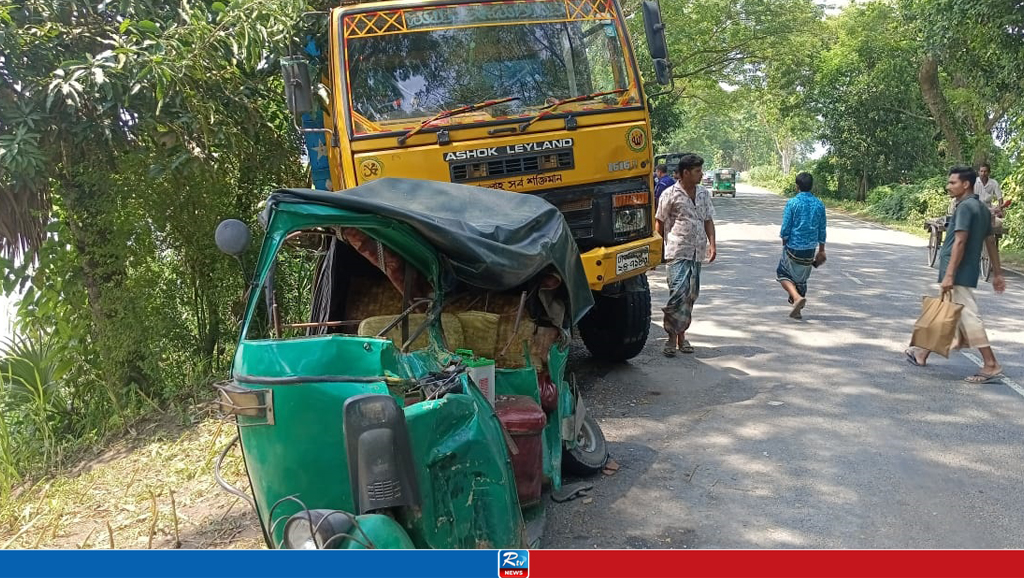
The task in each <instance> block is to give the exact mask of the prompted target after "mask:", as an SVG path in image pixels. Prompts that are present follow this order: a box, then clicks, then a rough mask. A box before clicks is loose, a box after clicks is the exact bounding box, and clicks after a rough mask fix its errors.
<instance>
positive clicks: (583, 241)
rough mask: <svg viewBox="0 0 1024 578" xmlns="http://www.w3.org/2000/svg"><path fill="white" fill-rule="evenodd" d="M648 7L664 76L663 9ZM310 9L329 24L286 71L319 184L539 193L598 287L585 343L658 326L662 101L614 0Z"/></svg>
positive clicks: (599, 350) (613, 341)
mask: <svg viewBox="0 0 1024 578" xmlns="http://www.w3.org/2000/svg"><path fill="white" fill-rule="evenodd" d="M640 12H642V13H643V18H644V25H645V29H646V36H647V45H648V50H649V52H650V53H651V56H652V58H653V60H654V68H655V71H656V75H657V77H658V79H657V80H658V83H659V84H663V85H664V84H669V83H670V82H671V74H670V65H669V64H668V60H667V50H666V46H665V39H664V31H663V25H662V24H661V14H660V9H659V6H658V4H657V2H655V1H652V0H644V1H643V2H642V3H641V4H640ZM307 16H310V15H307ZM312 16H313V17H314V18H315V19H319V21H320V23H321V25H320V27H319V29H320V32H318V33H315V34H311V35H310V46H309V47H307V49H306V52H307V55H304V56H301V57H298V56H292V57H289V58H286V59H283V60H282V71H283V74H284V79H285V92H286V98H287V100H288V105H289V108H290V110H291V111H292V113H293V114H295V115H296V117H297V118H299V117H301V118H302V119H303V124H302V126H301V127H300V129H301V130H302V131H303V132H304V133H305V135H306V146H307V151H308V154H309V159H310V162H311V165H312V166H313V168H314V173H316V171H317V168H318V167H319V169H320V178H319V179H318V178H317V177H316V175H315V174H314V179H313V181H314V186H315V187H317V188H323V189H327V190H335V191H340V192H342V194H343V191H344V190H345V189H347V188H350V187H354V186H356V185H359V184H362V183H366V182H369V181H372V180H375V179H380V178H382V177H410V178H420V179H430V180H437V181H449V182H453V183H465V184H471V185H476V186H480V187H485V188H490V189H496V190H501V191H511V192H517V193H524V194H532V195H537V196H540V197H543V198H544V199H546V200H547V201H548V202H550V203H552V204H553V205H555V206H557V207H558V208H559V209H560V210H561V212H562V213H563V215H564V216H565V219H566V222H567V223H568V224H569V226H570V228H571V230H572V231H573V234H574V236H575V238H576V242H577V244H578V245H579V248H580V252H581V254H582V259H583V265H584V268H585V269H586V272H587V276H588V280H589V283H590V288H591V290H592V291H593V292H594V297H595V301H596V303H595V306H594V308H593V309H592V311H591V312H590V313H589V314H588V315H587V316H586V318H584V320H583V321H582V322H581V323H580V324H579V326H578V330H579V332H580V334H581V336H582V338H583V341H584V343H585V344H586V346H587V348H588V349H589V350H590V351H591V353H592V354H593V355H595V356H597V357H601V358H605V359H610V360H625V359H629V358H632V357H634V356H636V355H637V354H638V353H639V352H640V351H641V349H643V346H644V344H645V342H646V340H647V335H648V330H649V327H650V316H651V307H650V302H651V298H650V289H649V287H648V284H647V277H646V275H644V273H645V272H646V271H648V270H650V269H651V268H653V267H654V266H655V265H657V264H658V263H659V261H660V259H661V253H662V249H661V246H662V240H661V237H660V236H659V235H658V234H657V233H655V232H654V227H653V218H654V214H653V213H654V210H653V195H652V184H653V183H652V173H653V163H652V160H653V158H652V143H651V121H650V114H649V109H650V106H651V102H652V100H651V99H652V97H654V96H657V95H656V94H655V95H646V94H645V92H644V87H643V83H642V80H641V77H640V72H639V68H638V66H637V60H636V57H635V55H634V53H633V46H632V44H631V42H630V37H629V35H628V33H627V30H626V20H625V17H624V15H623V12H622V9H621V7H620V5H619V3H618V1H617V0H483V1H481V0H474V1H472V2H469V1H461V0H442V1H437V0H395V1H391V0H388V1H376V2H350V1H349V2H347V1H344V0H343V1H342V2H341V5H340V6H338V7H336V8H332V9H331V10H329V11H328V12H322V13H315V14H312ZM311 65H312V66H311ZM310 68H312V69H313V76H312V78H317V79H319V82H318V83H317V85H315V86H311V82H310V78H311V75H310Z"/></svg>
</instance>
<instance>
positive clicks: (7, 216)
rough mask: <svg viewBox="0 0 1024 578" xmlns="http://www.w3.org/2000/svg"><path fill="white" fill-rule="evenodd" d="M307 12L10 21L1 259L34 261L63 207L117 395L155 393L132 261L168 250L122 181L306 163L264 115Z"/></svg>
mask: <svg viewBox="0 0 1024 578" xmlns="http://www.w3.org/2000/svg"><path fill="white" fill-rule="evenodd" d="M303 8H304V3H303V2H300V1H297V0H234V1H232V2H230V3H229V4H224V3H222V2H213V3H212V4H210V5H206V4H205V3H200V4H197V5H193V4H191V3H189V2H186V1H180V2H170V3H164V2H156V1H147V0H125V1H123V2H119V3H101V4H97V3H91V2H85V1H78V0H72V1H67V0H62V1H57V0H26V1H24V2H20V3H18V4H16V5H4V6H0V130H2V136H0V166H2V167H3V169H0V202H2V203H3V204H4V207H5V211H4V212H3V213H0V253H3V254H5V255H6V256H7V257H20V258H22V259H27V260H32V259H33V258H34V257H35V256H36V254H37V250H38V249H39V247H40V246H41V245H42V243H43V240H44V238H45V228H46V226H47V224H48V223H49V222H50V219H51V211H50V209H51V207H52V206H53V204H52V203H53V201H54V200H58V201H59V204H60V205H61V206H62V207H63V211H64V213H65V215H66V222H67V227H68V233H69V237H70V239H69V240H70V245H71V246H70V248H69V250H72V251H73V252H74V254H75V256H76V258H77V259H78V262H79V263H80V265H81V274H82V281H83V285H84V288H85V290H86V292H87V295H88V305H89V308H90V311H91V318H92V319H91V321H92V323H91V331H92V338H93V339H94V341H95V342H96V344H97V346H98V349H99V351H100V357H101V359H102V366H103V368H104V370H105V371H106V373H107V375H108V376H109V378H110V379H111V380H113V381H115V382H117V383H122V384H127V383H135V384H138V385H146V384H149V383H151V382H152V377H153V375H152V371H147V370H146V367H147V366H152V365H153V363H152V360H153V359H154V357H156V356H157V355H158V352H154V351H150V350H146V349H145V347H144V345H145V341H144V340H139V339H135V338H133V333H134V331H137V324H138V323H139V319H138V318H137V317H135V316H133V313H137V312H133V311H132V310H131V305H132V304H131V303H130V302H129V301H127V300H126V299H125V294H126V292H130V291H131V290H132V285H133V280H132V275H133V270H132V266H133V264H132V263H131V262H129V260H128V258H129V257H130V256H131V255H132V254H133V251H134V250H135V249H137V248H138V247H143V246H148V247H150V248H152V250H154V251H155V250H156V249H157V247H156V246H154V245H147V244H146V242H145V239H146V237H147V236H148V237H152V236H153V233H154V230H155V228H154V226H153V225H154V223H155V222H158V219H154V218H153V216H152V215H149V214H146V213H139V212H137V211H133V210H126V209H127V208H128V207H133V208H138V205H133V202H134V200H137V198H138V197H139V196H141V195H136V197H135V198H134V199H133V198H132V197H131V196H129V195H126V189H125V188H124V187H123V186H118V185H119V184H122V183H124V182H125V181H124V179H121V180H120V183H119V179H117V178H116V176H117V175H118V171H119V170H124V169H125V168H126V167H129V166H130V167H131V169H130V170H134V171H142V170H145V171H152V176H153V178H154V180H155V179H158V178H167V179H168V180H169V181H170V182H172V183H173V182H175V181H177V182H176V185H177V188H179V189H181V188H185V185H184V184H183V183H182V182H181V181H180V179H181V178H182V177H191V176H195V175H197V174H201V173H202V172H201V171H193V172H191V173H190V172H189V171H187V170H185V168H186V167H187V166H190V165H191V166H195V165H200V166H205V167H208V168H207V170H214V171H215V170H216V169H215V167H216V166H218V165H219V164H221V163H222V162H223V160H225V159H230V158H232V157H235V156H236V155H238V156H240V157H243V158H244V156H245V155H251V154H252V153H253V151H255V150H262V149H263V147H266V146H268V145H270V146H278V147H280V148H278V151H279V153H278V156H279V157H281V158H282V159H287V160H288V161H289V162H291V161H294V160H295V159H296V158H297V154H296V152H297V147H295V146H292V147H282V146H281V145H282V144H283V143H282V142H281V140H280V139H277V142H274V143H269V142H267V140H268V137H267V133H268V131H269V132H271V133H279V134H287V129H285V127H286V126H287V124H285V123H284V122H283V121H284V120H285V117H284V116H283V114H281V113H280V112H275V111H274V109H269V110H270V111H271V114H270V115H268V114H267V110H268V109H267V108H266V107H260V106H258V105H259V104H260V103H261V102H266V97H267V96H268V95H267V92H268V91H269V90H272V88H270V87H272V86H273V84H272V83H270V84H268V82H267V79H268V78H273V74H274V73H273V67H272V64H273V62H272V61H269V60H268V59H267V55H268V54H282V53H284V52H285V51H286V49H287V47H288V44H289V43H290V41H291V38H292V28H293V26H294V25H295V23H296V22H297V21H298V18H299V15H300V13H301V11H302V10H303ZM254 105H256V106H254ZM278 108H279V107H278ZM281 152H283V153H284V154H280V153H281ZM133 158H134V159H139V158H145V159H146V160H147V162H148V163H149V164H148V166H146V167H145V168H143V167H140V166H139V165H138V164H133V163H132V162H130V159H133ZM259 158H260V160H263V161H266V158H264V156H263V155H260V157H259ZM245 162H246V161H244V160H243V161H242V163H245ZM161 175H164V176H163V177H161ZM132 176H138V175H137V174H136V175H132ZM152 182H153V181H152V180H147V179H137V180H136V181H135V182H134V184H136V186H139V187H143V190H145V187H151V185H152ZM214 182H215V181H214ZM136 192H141V191H136ZM174 192H176V191H175V190H172V191H171V194H173V193H174ZM206 192H207V193H208V194H211V193H212V194H216V192H214V191H209V190H207V191H206ZM222 194H226V196H227V197H228V200H230V196H231V194H230V193H227V192H225V193H222ZM180 208H181V207H174V208H173V209H172V211H173V210H176V209H180ZM187 219H188V217H186V219H185V220H186V221H187ZM179 224H180V222H179ZM156 229H158V227H157V228H156ZM133 243H134V245H133ZM200 266H201V265H200Z"/></svg>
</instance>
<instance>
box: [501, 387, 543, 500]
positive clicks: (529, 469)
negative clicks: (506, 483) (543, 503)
mask: <svg viewBox="0 0 1024 578" xmlns="http://www.w3.org/2000/svg"><path fill="white" fill-rule="evenodd" d="M494 413H496V414H497V415H498V419H499V420H501V425H502V426H504V427H505V431H507V432H508V433H509V435H510V436H511V437H512V441H513V442H514V443H515V446H516V450H517V452H516V453H512V452H510V453H511V458H512V470H513V471H514V473H515V478H516V493H518V494H519V505H520V506H521V507H526V506H531V505H534V504H537V503H539V502H540V497H541V486H542V483H543V481H544V462H543V458H544V443H543V440H542V439H541V434H542V433H543V432H544V426H545V425H546V424H547V417H546V416H545V415H544V410H543V409H541V407H540V406H539V405H538V404H537V402H536V401H534V400H533V398H532V397H530V396H528V395H501V396H498V398H497V400H496V401H495V404H494Z"/></svg>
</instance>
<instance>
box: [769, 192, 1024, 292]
mask: <svg viewBox="0 0 1024 578" xmlns="http://www.w3.org/2000/svg"><path fill="white" fill-rule="evenodd" d="M751 184H753V183H751ZM755 186H759V185H755ZM761 188H764V189H765V190H767V191H770V192H773V193H775V194H777V195H780V196H781V194H780V193H779V192H778V191H774V190H772V189H768V188H765V187H761ZM821 200H822V202H824V203H825V208H827V209H829V210H832V211H839V212H841V213H843V214H845V215H849V216H851V217H856V218H858V219H860V220H862V221H868V222H870V223H875V224H878V225H882V226H884V227H887V228H890V229H894V230H897V231H902V232H904V233H910V234H911V235H914V236H916V237H921V238H922V239H927V238H928V232H927V231H926V230H925V228H924V226H923V223H919V222H912V223H911V222H907V221H898V220H895V219H883V218H881V217H879V216H877V215H875V214H873V213H871V212H870V211H869V210H868V204H867V203H864V202H861V201H852V200H848V199H832V198H828V197H822V198H821ZM999 259H1000V261H1001V262H1002V265H1003V266H1004V267H1006V268H1009V269H1013V270H1016V271H1018V272H1024V251H1019V250H1013V249H1006V248H1000V250H999Z"/></svg>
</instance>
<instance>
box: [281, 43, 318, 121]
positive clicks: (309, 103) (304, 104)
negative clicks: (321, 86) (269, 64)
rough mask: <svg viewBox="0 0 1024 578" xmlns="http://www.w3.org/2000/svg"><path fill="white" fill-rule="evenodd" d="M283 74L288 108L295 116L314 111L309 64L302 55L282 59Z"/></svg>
mask: <svg viewBox="0 0 1024 578" xmlns="http://www.w3.org/2000/svg"><path fill="white" fill-rule="evenodd" d="M281 76H283V77H284V97H285V100H286V101H287V103H288V110H290V111H291V112H292V114H294V115H295V116H300V115H302V114H305V113H307V112H312V111H313V90H312V88H311V84H310V80H309V64H308V63H307V62H306V59H305V58H302V57H301V56H288V57H285V58H282V59H281Z"/></svg>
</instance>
